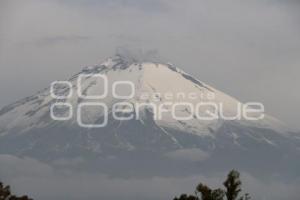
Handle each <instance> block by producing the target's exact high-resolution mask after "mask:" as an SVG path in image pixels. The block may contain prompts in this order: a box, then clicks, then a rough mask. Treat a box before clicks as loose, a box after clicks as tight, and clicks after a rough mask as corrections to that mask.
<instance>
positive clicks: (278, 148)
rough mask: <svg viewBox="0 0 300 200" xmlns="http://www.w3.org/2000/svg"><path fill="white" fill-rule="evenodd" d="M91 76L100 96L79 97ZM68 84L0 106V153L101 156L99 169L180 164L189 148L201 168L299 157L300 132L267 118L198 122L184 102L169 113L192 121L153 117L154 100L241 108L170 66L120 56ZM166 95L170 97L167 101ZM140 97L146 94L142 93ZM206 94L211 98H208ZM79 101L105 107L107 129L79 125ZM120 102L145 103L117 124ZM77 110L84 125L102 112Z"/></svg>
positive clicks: (229, 111)
mask: <svg viewBox="0 0 300 200" xmlns="http://www.w3.org/2000/svg"><path fill="white" fill-rule="evenodd" d="M96 74H102V75H106V76H107V78H108V88H109V91H108V95H107V97H105V98H103V99H101V100H95V99H94V100H87V99H84V98H82V97H80V95H79V94H78V92H77V90H78V88H79V87H81V91H82V93H83V94H84V95H89V96H93V95H96V94H99V93H101V91H102V90H103V82H102V81H99V80H98V79H97V78H95V77H92V76H91V75H96ZM82 75H83V78H82V79H81V82H80V83H79V82H78V79H79V77H81V76H82ZM68 81H69V82H70V83H71V88H72V90H73V92H72V95H71V97H70V98H68V99H59V100H58V99H54V98H53V97H52V96H53V95H52V96H51V94H50V87H49V88H46V89H44V90H41V91H40V92H38V93H37V94H35V95H33V96H30V97H27V98H25V99H23V100H20V101H18V102H16V103H14V104H11V105H9V106H6V107H4V108H3V109H2V110H1V111H0V153H2V154H13V155H18V156H29V157H34V158H37V159H39V160H44V161H47V162H54V161H56V160H59V159H73V158H78V157H81V158H84V159H87V160H90V161H92V162H97V161H99V160H101V162H102V165H103V166H105V165H104V164H103V163H105V162H108V163H110V162H112V161H111V158H119V159H120V160H122V161H123V165H125V164H124V163H126V160H128V159H127V158H128V156H129V157H130V158H132V157H137V158H138V159H137V160H139V159H141V157H142V158H143V159H145V160H147V159H148V158H151V159H154V157H156V158H157V159H158V160H160V161H162V162H169V159H171V160H174V159H175V160H177V159H179V161H182V159H183V160H185V159H186V158H187V157H189V154H186V152H191V151H193V152H196V157H197V158H196V159H192V160H193V162H194V161H196V162H201V161H203V160H205V161H206V162H205V164H204V165H208V167H209V164H213V165H214V166H216V167H217V166H218V162H216V160H219V162H221V161H222V160H223V161H224V160H225V161H226V160H227V161H228V164H229V163H230V162H229V160H232V159H233V157H234V158H235V159H237V162H238V163H240V164H241V165H243V164H245V161H246V160H249V159H252V164H254V165H257V166H260V165H263V166H269V165H273V164H274V163H276V162H279V160H284V161H285V160H289V159H290V160H293V159H295V158H298V157H299V147H300V145H299V144H300V137H299V135H297V134H295V133H292V132H290V131H289V130H288V128H286V127H285V126H284V125H282V124H281V123H280V122H279V121H278V120H276V119H274V118H272V117H270V116H267V115H266V116H265V118H264V119H261V120H258V121H248V120H223V119H221V118H218V119H214V120H199V118H197V117H196V114H195V113H194V112H193V113H191V112H192V111H191V109H190V107H189V106H188V105H182V106H178V107H176V109H175V112H176V115H178V116H180V117H185V116H193V117H192V118H191V119H189V120H178V119H175V118H174V117H173V116H172V115H171V114H172V112H170V111H169V112H164V113H163V114H162V117H161V119H157V118H155V117H154V115H155V111H154V109H153V107H151V105H153V104H154V105H157V106H159V105H161V104H164V105H163V108H164V109H166V110H170V109H171V106H172V104H174V103H178V102H179V103H182V102H186V103H189V104H191V105H196V104H197V103H199V102H201V101H203V102H207V101H209V102H213V103H216V104H217V105H219V104H222V105H223V111H224V115H226V116H234V114H235V113H236V112H237V105H239V104H241V105H243V104H242V103H241V102H239V101H238V100H236V99H234V98H232V97H230V96H228V95H226V94H224V93H222V92H221V91H218V90H216V89H215V88H213V87H211V86H209V85H207V84H204V83H202V82H200V81H199V80H197V79H195V78H193V77H192V76H190V75H189V74H186V73H185V72H183V71H182V70H180V69H178V68H176V67H173V66H172V65H169V64H167V65H164V64H158V63H149V62H142V63H140V62H135V61H134V60H128V59H127V58H124V57H122V56H120V55H119V56H116V57H113V58H110V59H108V60H107V61H105V62H104V63H102V64H101V65H98V66H93V67H86V68H85V69H83V70H82V71H81V72H80V73H77V74H76V75H74V76H72V77H71V78H70V79H69V80H68ZM116 81H130V82H132V83H133V84H134V90H135V93H134V95H133V96H132V97H130V98H128V99H118V98H115V97H113V95H112V92H111V88H112V87H113V83H114V82H116ZM58 91H59V92H58V93H59V95H66V96H67V94H68V93H69V92H70V89H69V88H68V87H67V86H62V87H61V88H58ZM118 93H120V94H122V95H128V94H129V93H130V89H128V87H127V88H126V87H125V88H121V89H120V90H119V91H118ZM165 94H169V96H170V95H173V96H172V98H168V97H167V96H166V95H165ZM188 94H193V98H188V97H187V96H188ZM145 95H146V96H147V97H146V98H142V97H143V96H145ZM209 95H212V96H213V97H214V98H212V99H209V98H208V96H209ZM195 96H196V98H195ZM58 102H59V103H69V105H71V107H72V108H73V110H74V113H73V114H74V115H73V116H72V117H71V118H70V119H69V120H64V121H56V120H53V119H52V118H51V115H50V108H51V105H53V104H54V103H58ZM86 102H94V103H95V102H98V103H99V102H101V103H105V104H106V105H107V106H108V111H109V114H108V115H107V117H108V124H107V126H105V127H102V128H86V127H80V126H79V125H78V116H77V113H76V109H77V108H78V107H79V106H80V104H82V103H86ZM121 102H122V103H124V104H123V105H136V104H143V103H144V104H147V106H142V107H140V109H139V110H138V111H137V110H136V107H134V109H135V110H134V111H132V112H120V113H119V114H120V116H128V115H131V116H133V119H130V120H125V121H121V120H116V119H115V118H114V117H113V113H112V110H113V106H114V105H115V104H116V103H121ZM166 102H168V103H171V104H167V103H166ZM207 110H211V108H210V107H209V106H203V107H201V108H199V111H200V112H199V113H200V114H201V115H203V116H206V115H207V113H206V112H207ZM66 112H67V111H65V110H63V109H62V110H60V114H61V115H62V116H64V115H67V114H66ZM81 114H82V116H81V120H82V121H84V122H85V123H96V124H97V123H101V121H103V119H104V117H105V113H104V112H103V110H102V109H97V108H95V107H91V108H86V109H85V110H83V111H82V112H81ZM135 118H137V119H135ZM198 155H199V156H198ZM287 156H288V157H287ZM102 159H104V160H106V161H105V162H104V161H103V160H102ZM253 159H254V160H253ZM265 160H269V161H268V162H269V163H268V164H267V165H265V164H262V163H263V162H264V161H265ZM128 162H130V161H128ZM175 162H176V161H175ZM166 165H167V163H166ZM236 165H238V164H236ZM248 165H249V163H248ZM297 165H299V163H297ZM297 165H296V166H297ZM225 166H226V165H224V166H223V167H225ZM228 167H229V166H228ZM161 168H162V167H161ZM161 168H160V169H161Z"/></svg>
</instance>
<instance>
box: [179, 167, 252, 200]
mask: <svg viewBox="0 0 300 200" xmlns="http://www.w3.org/2000/svg"><path fill="white" fill-rule="evenodd" d="M223 185H224V187H225V189H221V188H218V189H211V188H210V187H208V186H207V185H205V184H203V183H200V184H198V186H197V187H196V190H195V194H192V195H188V194H182V195H180V196H179V197H175V198H174V199H173V200H225V199H226V200H250V199H251V198H250V195H249V194H248V193H246V194H244V195H240V193H241V192H242V188H241V186H242V181H241V180H240V173H239V172H238V171H236V170H232V171H230V172H229V174H228V175H227V179H226V180H225V181H224V183H223Z"/></svg>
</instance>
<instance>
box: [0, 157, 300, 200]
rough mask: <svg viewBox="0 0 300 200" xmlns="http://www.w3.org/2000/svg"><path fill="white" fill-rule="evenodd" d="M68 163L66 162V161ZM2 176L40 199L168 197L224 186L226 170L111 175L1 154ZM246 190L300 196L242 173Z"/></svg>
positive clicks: (274, 198) (260, 195)
mask: <svg viewBox="0 0 300 200" xmlns="http://www.w3.org/2000/svg"><path fill="white" fill-rule="evenodd" d="M65 162H66V161H65ZM0 163H1V167H0V177H1V180H2V181H3V182H5V183H6V184H10V185H11V186H12V190H13V191H15V192H17V193H18V194H20V195H21V194H29V195H30V196H31V197H33V198H34V199H41V200H53V199H57V200H66V199H72V200H82V199H86V200H96V199H106V200H113V199H122V200H131V199H139V200H153V199H155V200H165V199H172V198H173V197H174V196H176V195H179V194H181V193H193V191H194V188H195V186H196V185H197V184H198V183H199V182H203V183H206V184H208V185H209V186H211V187H213V188H217V187H222V185H221V184H222V181H223V180H224V179H225V173H218V174H214V175H210V176H205V175H194V176H188V177H176V178H171V177H148V178H134V177H131V178H112V177H109V176H107V175H105V174H101V173H96V172H93V173H92V172H86V171H82V170H81V171H76V170H74V171H72V170H68V169H64V170H62V169H60V170H59V169H54V168H53V167H51V166H48V165H47V164H44V163H41V162H39V161H36V160H34V159H30V158H17V157H14V156H9V155H0ZM241 174H242V177H241V178H242V182H243V185H244V186H243V188H245V191H244V192H249V193H250V194H251V196H252V198H253V199H257V200H281V199H289V200H296V199H298V187H299V184H294V185H293V184H287V183H284V182H280V181H272V182H270V181H265V182H264V181H260V180H259V179H257V178H255V177H253V176H251V175H250V174H247V173H245V172H242V173H241Z"/></svg>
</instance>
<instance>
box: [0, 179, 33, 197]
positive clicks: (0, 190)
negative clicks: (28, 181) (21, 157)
mask: <svg viewBox="0 0 300 200" xmlns="http://www.w3.org/2000/svg"><path fill="white" fill-rule="evenodd" d="M0 200H32V199H30V198H28V197H27V196H22V197H16V196H15V195H12V194H11V192H10V187H9V186H4V185H3V183H1V182H0Z"/></svg>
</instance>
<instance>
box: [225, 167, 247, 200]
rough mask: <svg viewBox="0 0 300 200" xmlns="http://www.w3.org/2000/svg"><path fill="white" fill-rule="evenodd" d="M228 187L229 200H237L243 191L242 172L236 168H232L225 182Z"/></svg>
mask: <svg viewBox="0 0 300 200" xmlns="http://www.w3.org/2000/svg"><path fill="white" fill-rule="evenodd" d="M223 185H224V186H225V188H226V197H227V200H236V199H237V198H238V195H239V193H240V192H241V191H242V189H241V185H242V182H241V180H240V173H239V172H238V171H236V170H231V171H230V172H229V174H228V175H227V179H226V181H225V182H224V183H223Z"/></svg>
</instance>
